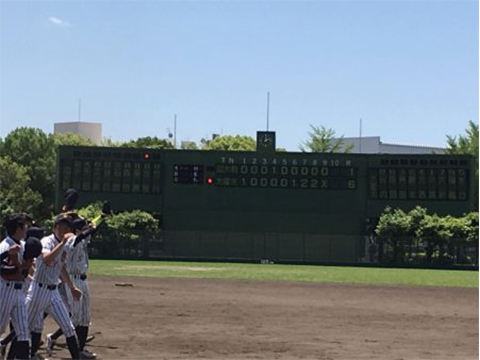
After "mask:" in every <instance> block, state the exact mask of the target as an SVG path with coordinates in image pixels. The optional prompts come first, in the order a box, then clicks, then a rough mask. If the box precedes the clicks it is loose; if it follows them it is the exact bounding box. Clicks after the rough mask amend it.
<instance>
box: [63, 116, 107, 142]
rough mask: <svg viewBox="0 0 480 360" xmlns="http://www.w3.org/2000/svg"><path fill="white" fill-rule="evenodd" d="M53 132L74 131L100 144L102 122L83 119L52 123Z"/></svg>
mask: <svg viewBox="0 0 480 360" xmlns="http://www.w3.org/2000/svg"><path fill="white" fill-rule="evenodd" d="M53 132H54V133H55V134H64V133H74V134H79V135H83V136H84V137H86V138H87V139H90V140H92V141H93V142H94V143H95V145H101V144H102V124H101V123H92V122H85V121H72V122H63V123H55V124H53Z"/></svg>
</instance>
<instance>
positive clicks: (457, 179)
mask: <svg viewBox="0 0 480 360" xmlns="http://www.w3.org/2000/svg"><path fill="white" fill-rule="evenodd" d="M260 135H261V136H262V137H261V138H260V139H257V144H258V145H257V146H258V149H257V151H248V152H240V151H235V152H233V151H194V150H152V149H130V148H105V147H68V146H66V147H60V149H59V156H58V169H59V171H58V176H57V204H56V206H57V209H59V208H61V205H62V201H63V193H64V191H65V190H66V189H67V188H69V187H74V188H75V189H77V190H78V191H79V192H80V200H79V202H80V204H79V205H80V206H82V205H86V204H88V203H90V202H93V201H97V200H109V201H110V202H111V203H112V207H113V208H114V209H119V210H122V209H125V210H126V209H143V210H147V211H153V212H157V213H159V214H161V217H162V234H163V235H162V241H163V250H162V254H161V255H162V256H165V257H170V258H172V257H173V258H191V259H200V258H205V259H238V260H259V259H269V260H272V261H275V260H276V261H278V260H283V261H292V262H335V263H342V262H343V263H347V262H348V263H355V262H360V261H362V259H363V258H364V256H365V231H366V221H367V219H368V218H376V217H378V216H379V215H380V214H381V213H382V211H383V210H384V209H385V207H386V206H387V205H389V206H392V207H399V208H402V209H404V210H409V209H411V208H413V207H414V206H416V205H420V206H422V207H426V208H427V209H428V211H429V212H433V213H437V214H441V215H446V214H450V215H462V214H463V213H467V212H470V211H473V209H474V204H475V201H474V194H475V186H476V185H477V184H475V181H474V178H473V176H474V165H475V164H474V159H473V157H471V156H468V155H434V154H432V155H383V154H382V155H377V154H375V155H371V154H343V153H342V154H332V153H292V152H275V151H274V150H273V149H274V143H275V141H274V140H275V139H274V136H273V139H271V138H270V139H269V136H265V133H263V134H260ZM267 135H268V133H267ZM272 144H273V146H272Z"/></svg>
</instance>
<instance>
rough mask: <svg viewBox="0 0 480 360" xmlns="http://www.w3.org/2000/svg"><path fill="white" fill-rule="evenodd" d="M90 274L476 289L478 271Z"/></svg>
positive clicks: (111, 266)
mask: <svg viewBox="0 0 480 360" xmlns="http://www.w3.org/2000/svg"><path fill="white" fill-rule="evenodd" d="M89 272H90V274H91V275H97V276H98V275H100V276H150V277H158V278H172V277H174V278H198V279H228V280H258V281H310V282H334V283H351V284H352V283H353V284H362V285H407V286H448V287H452V286H456V287H471V288H478V271H455V270H417V269H382V268H364V267H340V266H307V265H275V264H269V265H261V264H235V263H195V262H171V261H168V262H167V261H133V260H91V261H90V271H89Z"/></svg>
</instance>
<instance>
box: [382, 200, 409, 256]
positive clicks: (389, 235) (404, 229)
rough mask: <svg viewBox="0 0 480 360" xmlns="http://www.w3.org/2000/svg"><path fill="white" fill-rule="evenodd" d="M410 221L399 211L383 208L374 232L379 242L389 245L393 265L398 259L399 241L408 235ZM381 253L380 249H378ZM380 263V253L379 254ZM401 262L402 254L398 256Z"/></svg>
mask: <svg viewBox="0 0 480 360" xmlns="http://www.w3.org/2000/svg"><path fill="white" fill-rule="evenodd" d="M410 229H411V221H410V217H409V216H408V215H407V214H406V213H405V212H404V211H403V210H401V209H395V210H394V209H392V208H390V207H387V208H385V211H384V212H383V213H382V215H381V216H380V219H379V220H378V225H377V228H376V230H375V232H376V233H377V235H378V236H379V238H380V240H381V241H386V242H387V243H390V244H391V245H392V248H393V259H392V261H393V262H394V263H396V262H397V260H398V257H399V251H398V250H399V247H398V242H399V240H404V239H406V238H407V237H408V236H409V235H410V232H411V231H410ZM380 251H382V249H380ZM379 256H380V258H379V260H380V261H381V256H382V253H381V252H380V254H379ZM400 258H401V260H403V253H402V254H400Z"/></svg>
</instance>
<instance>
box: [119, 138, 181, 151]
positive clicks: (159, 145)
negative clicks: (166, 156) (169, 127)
mask: <svg viewBox="0 0 480 360" xmlns="http://www.w3.org/2000/svg"><path fill="white" fill-rule="evenodd" d="M120 147H130V148H150V149H173V148H174V147H173V145H172V143H171V142H170V141H168V140H165V139H159V138H158V137H156V136H154V137H150V136H146V137H141V138H138V139H137V140H130V141H129V142H126V143H123V144H121V145H120Z"/></svg>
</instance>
